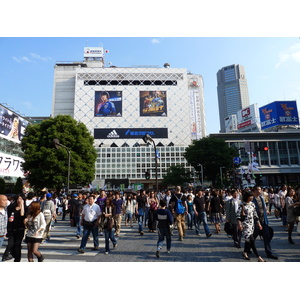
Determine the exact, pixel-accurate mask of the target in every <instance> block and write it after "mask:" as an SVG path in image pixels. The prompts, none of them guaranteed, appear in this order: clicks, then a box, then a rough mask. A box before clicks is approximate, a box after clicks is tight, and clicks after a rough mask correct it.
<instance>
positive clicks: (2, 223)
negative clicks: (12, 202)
mask: <svg viewBox="0 0 300 300" xmlns="http://www.w3.org/2000/svg"><path fill="white" fill-rule="evenodd" d="M7 203H8V201H7V197H6V196H5V195H0V247H2V245H3V242H4V237H5V235H6V233H7V221H8V216H7V210H6V207H7Z"/></svg>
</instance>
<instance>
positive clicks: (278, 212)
mask: <svg viewBox="0 0 300 300" xmlns="http://www.w3.org/2000/svg"><path fill="white" fill-rule="evenodd" d="M274 216H275V217H276V218H277V219H278V218H279V217H280V210H279V209H278V208H275V210H274Z"/></svg>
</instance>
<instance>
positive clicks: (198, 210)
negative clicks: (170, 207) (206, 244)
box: [194, 190, 212, 238]
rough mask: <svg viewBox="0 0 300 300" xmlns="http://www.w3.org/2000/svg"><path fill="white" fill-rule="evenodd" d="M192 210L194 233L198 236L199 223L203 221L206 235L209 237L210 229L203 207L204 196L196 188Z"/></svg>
mask: <svg viewBox="0 0 300 300" xmlns="http://www.w3.org/2000/svg"><path fill="white" fill-rule="evenodd" d="M194 212H195V229H196V234H197V235H198V236H200V224H201V222H202V223H203V227H204V231H205V234H206V237H207V238H209V237H211V235H212V234H211V233H210V229H209V226H208V223H207V214H206V209H205V196H204V193H203V191H201V190H197V192H196V196H195V198H194Z"/></svg>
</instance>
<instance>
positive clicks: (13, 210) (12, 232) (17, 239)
mask: <svg viewBox="0 0 300 300" xmlns="http://www.w3.org/2000/svg"><path fill="white" fill-rule="evenodd" d="M7 212H8V223H7V237H8V243H7V246H6V249H5V252H4V253H3V256H2V261H5V260H9V259H11V258H14V261H15V262H20V261H21V244H22V240H23V238H24V232H25V225H24V219H25V205H24V199H23V198H22V196H21V195H17V196H15V201H14V203H13V204H11V205H9V206H8V208H7Z"/></svg>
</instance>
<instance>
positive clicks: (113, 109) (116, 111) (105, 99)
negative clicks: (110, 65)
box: [94, 91, 122, 117]
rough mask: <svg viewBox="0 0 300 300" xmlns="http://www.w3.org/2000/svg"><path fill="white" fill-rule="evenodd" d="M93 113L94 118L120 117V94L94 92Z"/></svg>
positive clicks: (114, 92)
mask: <svg viewBox="0 0 300 300" xmlns="http://www.w3.org/2000/svg"><path fill="white" fill-rule="evenodd" d="M94 112H95V117H121V116H122V92H121V91H96V92H95V111H94Z"/></svg>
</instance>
